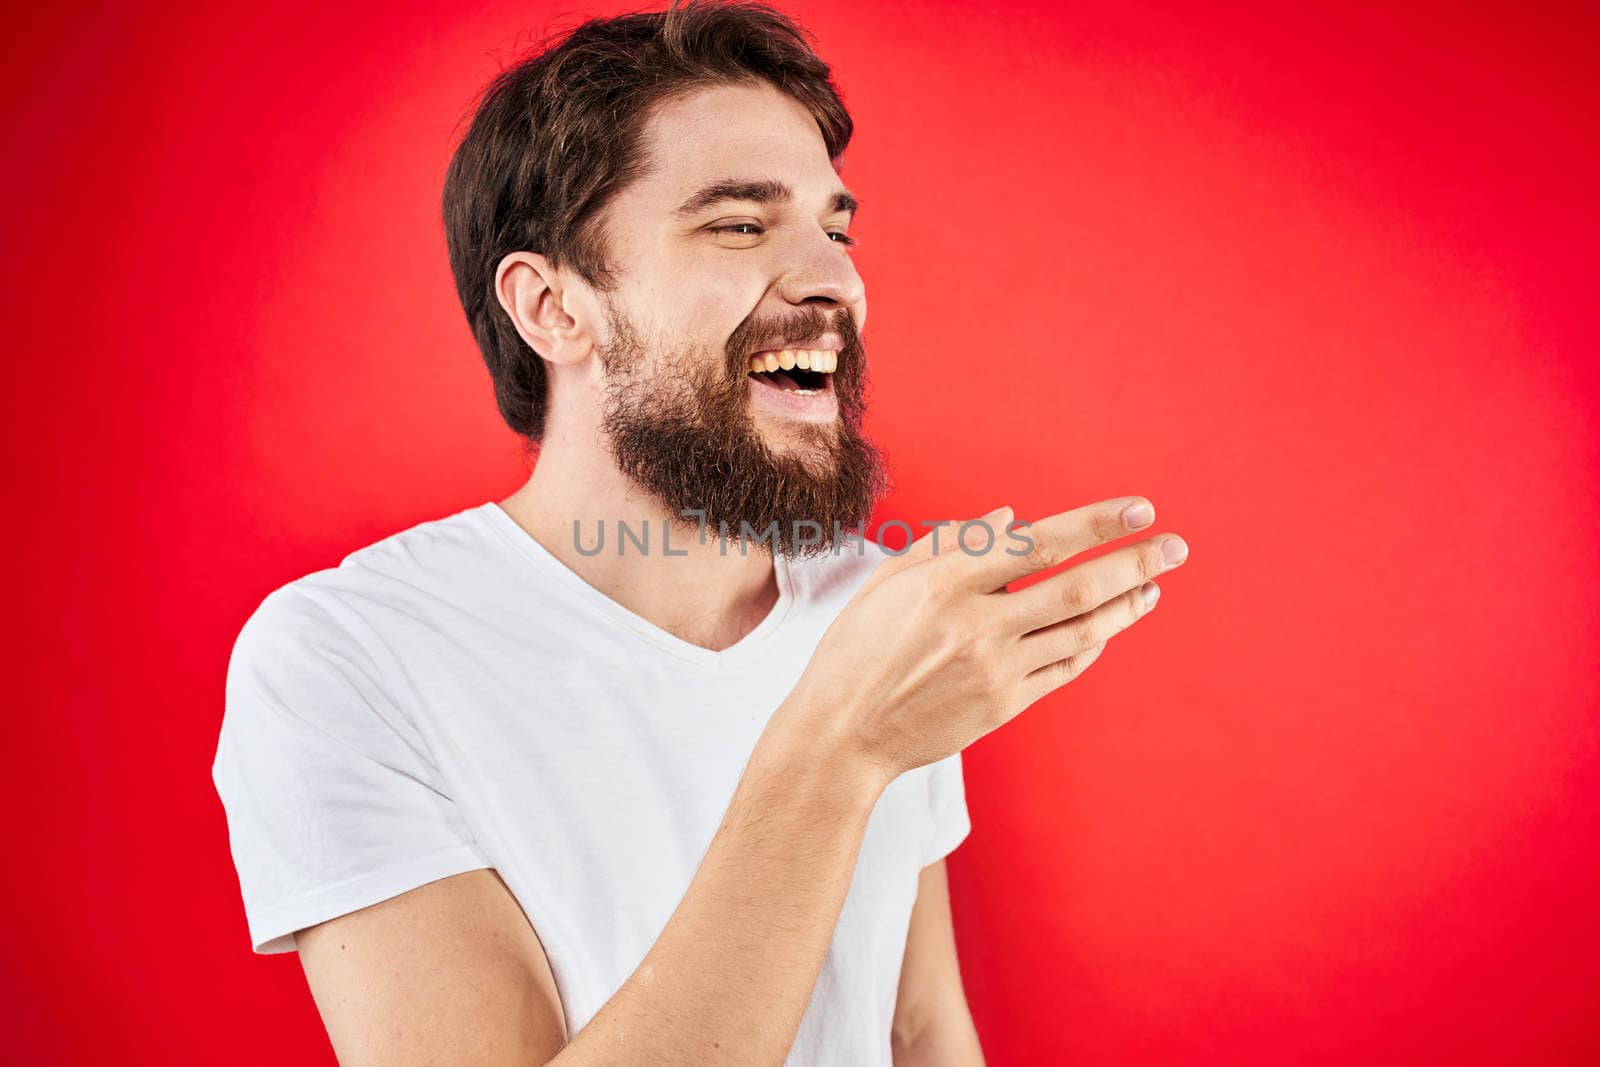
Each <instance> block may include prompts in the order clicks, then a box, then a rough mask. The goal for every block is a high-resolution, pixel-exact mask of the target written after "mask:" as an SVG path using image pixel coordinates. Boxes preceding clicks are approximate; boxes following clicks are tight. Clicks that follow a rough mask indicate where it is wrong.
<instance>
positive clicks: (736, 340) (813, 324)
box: [727, 308, 861, 377]
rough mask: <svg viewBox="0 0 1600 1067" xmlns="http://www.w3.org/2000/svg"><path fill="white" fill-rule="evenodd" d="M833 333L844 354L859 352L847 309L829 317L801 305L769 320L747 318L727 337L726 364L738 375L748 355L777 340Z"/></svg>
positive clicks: (775, 344) (854, 324)
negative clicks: (793, 310)
mask: <svg viewBox="0 0 1600 1067" xmlns="http://www.w3.org/2000/svg"><path fill="white" fill-rule="evenodd" d="M825 333H836V334H838V335H839V337H840V340H841V341H842V342H843V347H842V351H841V355H842V354H843V353H854V354H855V355H856V356H857V357H858V358H859V356H860V354H861V337H860V334H859V333H857V331H856V323H855V319H854V318H853V317H852V316H851V314H850V311H849V309H848V308H840V309H838V310H837V311H835V312H834V313H833V314H832V315H831V316H830V315H828V314H826V313H824V312H823V311H821V310H818V309H817V308H809V309H807V308H800V309H797V311H796V312H795V314H793V315H790V316H786V317H782V318H770V319H760V320H757V319H753V318H752V319H746V320H745V321H744V322H742V323H740V324H739V327H738V328H737V329H735V330H734V331H733V333H732V335H731V336H729V338H728V346H727V348H728V367H729V369H730V370H736V371H738V374H739V376H740V377H742V376H743V375H744V372H745V370H746V369H747V368H748V367H749V364H750V357H751V356H753V355H755V354H756V353H757V352H764V351H767V350H768V349H772V348H776V347H780V342H778V341H777V339H785V338H787V339H803V338H811V337H820V336H822V335H823V334H825Z"/></svg>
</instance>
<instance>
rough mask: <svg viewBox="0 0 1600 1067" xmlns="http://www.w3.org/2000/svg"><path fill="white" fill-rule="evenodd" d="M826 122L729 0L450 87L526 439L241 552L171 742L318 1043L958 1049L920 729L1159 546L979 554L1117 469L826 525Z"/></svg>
mask: <svg viewBox="0 0 1600 1067" xmlns="http://www.w3.org/2000/svg"><path fill="white" fill-rule="evenodd" d="M851 128H852V127H851V120H850V117H849V115H848V114H847V112H846V111H845V109H844V106H843V104H842V103H841V102H840V99H839V96H838V94H837V92H836V91H835V88H834V87H833V85H832V83H831V81H830V72H829V68H828V67H827V66H826V65H825V64H824V63H823V62H822V61H821V60H820V59H819V58H818V57H817V56H816V54H815V53H814V51H813V50H812V48H811V46H810V44H809V43H808V41H807V38H806V37H805V35H804V33H803V32H802V31H801V30H799V29H798V28H797V27H796V26H795V25H794V24H793V23H792V22H791V21H789V20H788V19H787V18H786V17H785V16H783V15H781V14H779V13H777V12H776V11H773V10H771V9H769V8H766V7H763V6H760V5H757V4H721V3H717V4H706V3H692V4H687V5H684V6H678V7H674V8H672V9H670V10H669V11H667V12H665V13H644V14H630V15H624V16H621V17H617V18H611V19H597V20H591V21H589V22H586V23H584V24H583V25H582V26H580V27H578V28H577V29H575V30H574V31H572V32H571V33H570V34H569V35H567V36H566V37H565V38H563V39H562V40H561V41H559V42H558V43H556V44H554V45H552V46H550V47H547V48H545V49H543V50H541V51H539V52H538V53H537V54H535V55H532V56H530V57H529V58H528V59H526V60H525V61H523V62H521V63H519V64H518V65H516V66H514V67H512V68H510V69H508V70H506V71H505V72H504V73H502V74H501V75H500V76H499V77H498V78H496V79H495V81H494V82H493V83H492V84H491V85H490V86H489V87H488V89H487V91H486V92H485V94H484V96H483V98H482V100H481V102H480V104H479V106H478V108H477V110H476V113H475V115H474V118H473V121H472V123H471V126H470V128H469V130H468V131H467V133H466V134H465V136H464V138H463V140H462V142H461V144H460V146H459V147H458V148H457V150H456V152H455V155H454V157H453V160H452V163H451V166H450V168H449V173H448V176H447V178H446V182H445V187H444V197H443V200H444V220H445V232H446V236H447V240H448V245H449V252H450V264H451V268H452V270H453V272H454V275H455V280H456V283H457V288H458V292H459V295H460V298H461V301H462V304H463V306H464V308H465V311H466V316H467V319H468V322H469V323H470V325H471V327H472V330H473V334H474V336H475V338H476V341H477V344H478V347H479V348H480V350H481V351H482V353H483V356H484V359H485V361H486V363H487V365H488V369H489V372H490V376H491V379H492V381H493V383H494V391H495V398H496V402H497V406H498V408H499V411H500V414H501V416H502V417H503V418H504V420H505V421H506V423H507V424H508V425H509V426H510V427H511V428H512V429H513V430H514V431H515V432H516V433H518V434H519V435H521V437H522V438H523V439H524V440H525V441H526V442H527V443H528V445H529V451H530V454H535V455H536V462H535V463H534V466H533V469H532V473H531V475H530V476H529V478H528V480H527V482H526V484H524V485H523V486H521V487H520V488H519V489H517V491H516V492H514V493H512V494H511V495H510V496H509V497H507V498H506V499H504V500H500V501H488V502H484V503H482V504H479V505H476V506H473V507H468V508H465V509H464V510H461V511H458V512H456V513H454V514H451V515H448V516H445V517H443V518H438V519H434V520H432V521H428V522H423V523H421V524H419V525H416V526H413V527H411V528H409V529H406V530H403V531H401V532H399V533H396V534H394V535H392V536H390V537H387V538H385V539H383V540H381V541H378V542H377V543H375V544H372V545H369V546H367V547H365V548H363V549H361V550H359V551H356V552H354V553H352V554H350V555H349V556H347V557H346V558H345V559H344V560H343V561H342V562H341V563H340V564H339V565H338V566H337V567H330V568H327V569H324V570H320V571H317V572H315V573H313V574H310V575H307V576H305V577H302V578H299V579H296V580H295V581H292V582H289V583H288V584H286V585H284V586H282V587H280V588H278V589H276V590H274V591H273V592H272V593H270V594H269V595H268V596H267V597H266V599H265V600H264V601H263V602H262V603H261V605H260V607H259V608H257V610H256V611H255V613H254V614H252V615H251V617H250V618H249V620H248V621H247V622H246V623H245V625H244V627H243V629H242V631H241V632H240V634H239V637H238V640H237V641H236V643H235V645H234V649H233V655H232V658H231V660H230V663H229V670H228V680H227V706H226V709H225V714H224V720H223V728H222V734H221V737H220V739H219V743H218V748H217V754H216V759H215V762H214V764H213V778H214V781H215V784H216V787H217V790H218V793H219V795H220V797H221V799H222V801H223V804H224V807H225V809H226V813H227V817H228V823H229V832H230V843H231V848H232V853H233V858H234V862H235V865H236V867H237V870H238V873H239V879H240V886H241V890H242V894H243V899H244V905H245V912H246V917H247V919H248V925H249V930H250V937H251V943H252V947H253V949H254V950H255V951H256V952H258V953H276V952H290V951H298V953H299V958H300V960H301V963H302V965H303V968H304V971H305V974H306V978H307V981H308V984H309V986H310V989H311V993H312V995H313V997H314V998H315V1002H316V1005H317V1007H318V1009H319V1011H320V1013H321V1016H322V1019H323V1021H324V1023H325V1025H326V1027H327V1030H328V1034H329V1037H330V1039H331V1041H332V1043H333V1046H334V1049H335V1050H336V1052H337V1053H338V1056H339V1059H340V1061H341V1062H343V1063H345V1064H352V1063H362V1064H366V1063H372V1064H386V1065H388V1064H409V1063H417V1064H422V1063H429V1064H438V1063H461V1064H533V1063H545V1062H551V1061H554V1062H557V1063H561V1064H602V1063H605V1064H611V1063H648V1064H711V1063H728V1064H758V1063H759V1064H779V1063H789V1064H828V1065H840V1064H870V1065H882V1067H887V1065H889V1064H891V1063H893V1064H899V1065H901V1067H904V1065H905V1064H911V1063H916V1064H945V1065H955V1064H981V1063H982V1062H983V1055H982V1052H981V1051H980V1047H979V1043H978V1038H977V1034H976V1030H975V1028H974V1025H973V1022H972V1018H971V1015H970V1013H969V1011H968V1009H967V1002H966V998H965V996H964V993H963V986H962V981H961V975H960V970H959V966H958V962H957V957H956V949H955V941H954V937H953V934H952V924H951V916H950V906H949V899H948V895H947V890H946V879H945V869H944V857H945V856H946V855H947V854H948V853H949V852H950V850H952V849H953V848H955V847H956V845H957V844H959V843H960V842H961V841H962V839H963V838H964V837H965V836H966V835H967V833H968V831H969V828H970V820H969V817H968V812H967V807H966V802H965V792H964V787H963V779H962V765H961V749H962V748H963V747H965V746H966V745H968V744H970V743H971V742H972V741H973V740H975V739H976V738H977V737H979V736H981V735H983V734H984V733H987V732H989V731H990V730H993V729H995V728H997V727H998V726H999V725H1000V724H1002V723H1003V722H1005V721H1007V720H1008V719H1010V718H1011V717H1013V716H1015V715H1016V714H1018V713H1019V712H1020V711H1021V710H1022V709H1023V708H1025V707H1026V706H1027V705H1029V704H1031V703H1032V702H1033V701H1035V700H1037V699H1038V698H1039V697H1041V696H1043V695H1044V694H1045V693H1047V692H1050V691H1051V690H1053V689H1055V688H1057V687H1059V686H1061V685H1063V684H1065V683H1066V682H1067V681H1069V680H1070V679H1071V678H1072V677H1075V676H1076V675H1077V674H1078V673H1079V672H1081V671H1082V670H1083V669H1084V668H1085V667H1086V666H1087V665H1088V664H1089V663H1090V662H1092V661H1093V660H1094V658H1095V657H1096V656H1098V655H1099V653H1100V651H1101V649H1103V647H1104V645H1105V642H1106V640H1107V639H1108V638H1109V637H1110V636H1111V635H1112V634H1114V633H1116V632H1117V631H1119V630H1121V629H1123V628H1125V627H1126V626H1128V625H1130V624H1131V622H1132V621H1133V620H1134V619H1136V618H1137V617H1139V616H1140V615H1142V613H1143V612H1145V611H1148V610H1149V606H1148V605H1149V604H1151V603H1153V601H1152V600H1151V599H1149V593H1150V591H1151V590H1152V589H1153V583H1150V582H1148V581H1147V580H1146V579H1147V578H1148V577H1149V576H1150V575H1151V574H1153V573H1155V572H1156V571H1159V570H1160V569H1161V566H1162V565H1161V564H1159V563H1158V560H1159V559H1160V553H1159V551H1158V549H1157V546H1156V545H1155V543H1154V542H1153V541H1148V542H1144V543H1141V544H1138V545H1133V546H1128V547H1126V548H1123V549H1121V550H1119V551H1117V552H1112V553H1107V554H1105V555H1102V556H1101V557H1099V558H1097V559H1096V560H1094V561H1092V562H1091V563H1087V564H1083V565H1081V566H1080V567H1077V568H1073V569H1071V570H1069V571H1067V572H1064V573H1063V574H1062V575H1057V576H1053V577H1051V578H1049V579H1047V580H1045V581H1041V582H1038V583H1035V584H1034V585H1032V586H1031V587H1029V588H1028V589H1026V590H1022V591H1018V592H1016V593H1010V592H1009V591H1008V589H1007V585H1008V583H1010V582H1012V581H1015V580H1016V579H1018V578H1020V577H1023V576H1025V575H1027V574H1029V573H1032V572H1035V571H1038V570H1040V569H1043V568H1046V567H1049V566H1053V565H1054V564H1056V563H1059V562H1063V561H1065V560H1066V559H1067V558H1068V557H1069V556H1070V555H1072V554H1073V553H1075V552H1079V551H1082V550H1084V549H1086V548H1090V547H1093V546H1094V545H1096V544H1100V543H1103V542H1105V541H1107V540H1109V539H1111V538H1113V537H1116V536H1120V535H1121V534H1122V533H1124V532H1126V531H1127V530H1129V529H1133V528H1137V527H1139V526H1142V525H1147V524H1148V523H1149V521H1150V520H1151V518H1153V513H1151V511H1150V508H1149V505H1148V503H1147V502H1146V501H1144V500H1142V499H1141V498H1136V497H1134V498H1119V499H1116V500H1111V501H1104V502H1101V503H1099V504H1096V505H1091V506H1088V507H1085V508H1080V509H1077V510H1074V511H1070V512H1064V513H1062V514H1060V515H1057V516H1052V517H1050V518H1048V519H1045V520H1041V521H1040V522H1038V523H1035V524H1032V525H1031V526H1030V527H1029V530H1028V535H1027V537H1026V539H1025V542H1024V543H1025V545H1026V547H1025V549H1023V550H1019V551H1011V552H1002V551H1000V550H999V549H998V548H995V549H993V550H991V551H984V552H977V551H967V550H965V549H966V548H967V544H968V540H967V539H966V538H965V537H964V536H963V539H962V547H963V549H964V551H961V552H950V551H948V550H945V551H941V550H940V549H939V548H938V545H937V533H938V531H937V530H935V532H934V534H933V535H931V536H930V537H924V538H922V539H920V540H918V541H917V542H916V543H915V544H914V545H911V546H909V547H908V549H906V550H904V551H903V552H900V553H895V552H890V551H889V550H887V549H884V548H883V547H881V546H880V545H878V544H877V543H875V542H873V541H871V540H869V539H865V538H862V537H858V536H852V535H851V531H856V530H859V528H860V527H862V526H863V524H864V523H865V522H866V521H867V520H868V518H869V516H870V515H871V513H872V511H873V508H874V506H875V504H876V502H877V501H878V499H879V497H880V496H881V494H882V492H883V490H884V487H885V478H884V473H883V471H884V465H883V460H882V457H881V456H880V455H879V453H878V451H877V450H876V449H875V448H874V447H873V445H872V444H871V443H870V442H869V441H868V440H867V439H866V438H865V437H864V436H863V434H862V429H861V424H862V416H863V413H864V410H865V404H864V396H865V390H866V385H867V354H866V351H865V347H864V345H863V341H862V330H863V327H864V324H865V321H866V311H867V307H866V296H865V291H864V288H863V285H862V280H861V278H860V276H859V275H858V274H857V272H856V269H855V266H854V264H853V263H852V260H851V254H850V245H851V244H852V238H851V236H850V233H849V231H850V225H851V222H852V219H853V216H854V215H855V212H856V208H857V200H856V196H855V195H854V194H853V193H852V192H851V190H850V189H849V188H847V187H846V186H845V185H844V183H843V182H842V181H841V178H840V170H839V166H840V160H841V157H842V154H843V152H844V150H845V147H846V145H847V144H848V142H849V140H850V137H851ZM1011 519H1012V515H1011V513H1010V509H1000V510H998V511H995V512H991V513H990V514H989V515H986V516H983V517H982V521H981V522H979V521H978V520H974V521H973V522H969V523H967V524H964V527H963V530H962V533H963V535H964V534H965V533H966V532H967V531H966V527H971V526H973V525H975V524H976V525H982V526H985V527H988V526H991V525H993V526H997V527H1002V528H1005V529H1006V531H1007V532H1008V533H1011V532H1014V529H1015V527H1016V526H1017V525H1019V524H1015V523H1011V522H1008V520H1011ZM991 532H992V531H991ZM950 534H951V532H950V531H946V543H947V547H948V545H949V543H950V541H951V540H952V538H951V536H950ZM973 540H975V541H982V540H983V539H982V538H976V539H973ZM989 544H990V545H991V546H992V545H993V544H994V539H993V538H992V537H991V538H990V539H989Z"/></svg>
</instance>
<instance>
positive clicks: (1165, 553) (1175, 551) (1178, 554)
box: [1161, 537, 1189, 567]
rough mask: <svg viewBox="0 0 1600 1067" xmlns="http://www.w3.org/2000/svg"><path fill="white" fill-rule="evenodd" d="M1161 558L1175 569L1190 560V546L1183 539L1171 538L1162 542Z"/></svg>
mask: <svg viewBox="0 0 1600 1067" xmlns="http://www.w3.org/2000/svg"><path fill="white" fill-rule="evenodd" d="M1161 558H1162V559H1164V560H1166V561H1167V566H1169V567H1175V566H1177V565H1178V564H1179V563H1182V562H1183V561H1184V560H1186V559H1188V558H1189V546H1188V545H1186V544H1184V543H1183V538H1181V537H1169V538H1167V539H1166V540H1165V541H1163V542H1161Z"/></svg>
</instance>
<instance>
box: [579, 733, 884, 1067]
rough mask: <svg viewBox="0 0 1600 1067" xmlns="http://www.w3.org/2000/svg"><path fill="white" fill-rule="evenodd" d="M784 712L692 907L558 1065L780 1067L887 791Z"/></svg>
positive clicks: (705, 867)
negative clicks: (759, 1066)
mask: <svg viewBox="0 0 1600 1067" xmlns="http://www.w3.org/2000/svg"><path fill="white" fill-rule="evenodd" d="M786 709H788V706H787V705H786V706H785V708H780V709H779V711H778V713H776V714H775V715H774V717H773V721H772V723H771V724H769V727H768V730H767V732H766V733H764V734H763V735H762V737H761V740H760V741H759V742H758V743H757V744H756V746H755V750H754V752H753V753H752V754H751V757H750V760H749V763H748V765H747V766H746V768H745V771H744V774H743V776H742V777H741V778H740V781H739V784H738V787H737V788H736V789H735V791H734V794H733V799H732V800H731V801H730V803H729V805H728V809H727V812H726V813H725V814H724V816H723V820H722V823H721V825H720V826H719V827H718V829H717V832H716V834H715V836H714V837H713V838H712V840H711V844H710V846H709V847H708V848H707V850H706V854H705V856H704V858H703V859H702V860H701V862H700V866H699V868H698V870H697V871H696V872H695V875H694V878H693V879H692V880H691V882H690V883H689V888H688V890H687V891H686V892H685V894H684V897H683V900H682V901H681V902H680V903H679V904H678V907H677V909H676V910H675V911H674V912H673V914H672V916H671V918H670V919H669V920H668V921H667V924H666V926H665V927H664V928H663V930H662V932H661V934H660V936H659V937H658V938H657V939H656V942H655V944H654V945H653V946H652V947H651V949H650V951H649V952H648V953H647V954H646V955H645V957H644V959H643V960H642V961H641V962H640V964H639V966H638V968H637V969H636V970H635V971H634V972H633V974H632V975H631V976H630V977H629V978H628V980H627V981H626V982H624V983H623V985H622V988H620V989H619V990H617V992H616V993H615V994H614V995H613V996H612V997H611V999H610V1000H608V1001H606V1003H605V1004H604V1005H602V1006H601V1008H600V1010H599V1011H598V1012H597V1013H596V1014H595V1016H594V1017H593V1018H592V1019H591V1020H590V1021H589V1023H588V1024H587V1025H585V1026H584V1027H583V1029H582V1030H580V1031H579V1032H578V1034H577V1035H576V1036H575V1037H574V1038H573V1040H572V1041H571V1042H570V1043H569V1044H568V1045H567V1046H566V1048H564V1049H563V1050H562V1051H561V1053H560V1055H558V1056H557V1057H556V1059H555V1060H554V1061H553V1062H554V1063H555V1064H558V1065H562V1067H582V1065H586V1064H602V1063H604V1064H619V1063H623V1064H635V1063H638V1064H645V1063H648V1064H717V1063H729V1064H735V1063H736V1064H774V1065H776V1064H781V1063H782V1062H783V1060H784V1058H785V1057H786V1056H787V1055H788V1051H789V1047H790V1045H792V1044H793V1042H794V1037H795V1033H796V1031H797V1030H798V1029H799V1026H800V1019H801V1016H802V1015H803V1014H804V1012H805V1007H806V1004H807V1002H808V1001H809V1000H810V998H811V992H812V989H813V987H814V986H815V985H816V981H817V975H818V973H819V972H820V971H821V968H822V961H823V958H824V957H825V956H826V955H827V951H828V945H829V943H830V942H831V940H832V938H833V931H834V927H835V925H836V924H837V922H838V919H839V912H840V910H841V909H842V908H843V906H844V899H845V895H846V893H847V892H848V891H849V888H850V882H851V878H852V876H853V875H854V872H855V866H856V858H857V855H858V854H859V852H860V849H861V842H862V839H863V837H864V835H865V833H866V826H867V821H868V819H869V817H870V816H871V814H872V808H873V806H874V805H875V804H876V802H877V799H878V796H879V795H880V794H881V793H882V791H883V789H884V788H885V787H886V786H887V784H888V782H887V781H885V780H884V779H883V777H882V774H881V772H878V771H876V770H874V769H872V768H870V767H868V766H867V765H865V764H863V763H861V762H858V761H855V760H852V759H850V758H847V757H846V756H845V755H844V754H842V753H841V752H839V751H835V750H831V749H830V748H829V747H828V746H827V745H826V744H825V743H824V742H823V741H822V740H821V739H820V738H819V737H818V736H817V735H816V734H815V733H812V732H808V731H807V729H806V727H805V725H804V724H803V723H802V722H801V721H800V720H799V719H797V718H794V717H792V716H786V715H785V711H786Z"/></svg>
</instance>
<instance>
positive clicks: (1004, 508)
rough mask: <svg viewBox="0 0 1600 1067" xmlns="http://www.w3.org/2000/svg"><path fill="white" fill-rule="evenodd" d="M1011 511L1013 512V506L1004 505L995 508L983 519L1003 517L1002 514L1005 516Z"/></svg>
mask: <svg viewBox="0 0 1600 1067" xmlns="http://www.w3.org/2000/svg"><path fill="white" fill-rule="evenodd" d="M1009 510H1011V505H1010V504H1002V505H1000V506H999V507H997V508H995V509H994V510H993V511H991V512H989V514H987V515H984V516H983V518H985V519H992V518H994V517H995V516H996V515H1002V514H1004V513H1005V512H1007V511H1009Z"/></svg>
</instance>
